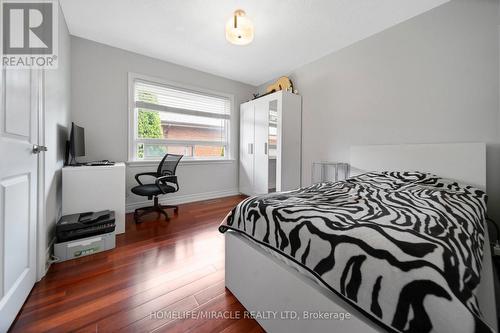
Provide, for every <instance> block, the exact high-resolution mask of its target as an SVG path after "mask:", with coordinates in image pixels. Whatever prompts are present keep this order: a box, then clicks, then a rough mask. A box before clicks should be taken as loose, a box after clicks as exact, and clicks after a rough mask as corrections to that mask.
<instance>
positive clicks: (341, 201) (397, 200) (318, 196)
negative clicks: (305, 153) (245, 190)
mask: <svg viewBox="0 0 500 333" xmlns="http://www.w3.org/2000/svg"><path fill="white" fill-rule="evenodd" d="M485 211H486V195H485V193H484V192H483V191H481V190H478V189H476V188H473V187H471V186H464V185H460V184H458V183H456V182H452V181H448V180H445V179H442V178H438V177H436V176H433V175H431V174H426V173H420V172H382V173H366V174H363V175H360V176H357V177H353V178H350V179H347V180H345V181H341V182H335V183H322V184H316V185H313V186H310V187H307V188H303V189H299V190H296V191H290V192H283V193H273V194H268V195H263V196H259V197H252V198H248V199H246V200H244V201H243V202H241V203H240V204H239V205H238V206H237V207H236V208H234V209H233V210H232V212H231V213H230V214H229V215H228V217H227V219H226V220H225V221H224V222H223V223H222V224H221V226H220V227H219V230H220V231H221V232H225V231H226V230H228V229H231V230H234V231H237V232H240V233H243V234H245V235H247V236H248V237H249V238H250V239H252V240H254V241H256V242H258V243H260V244H261V245H264V246H266V247H268V248H271V249H272V250H274V251H276V252H277V253H279V254H281V255H282V256H285V257H286V258H288V259H289V260H292V261H293V262H295V263H296V264H298V265H300V266H301V267H303V268H305V269H306V270H307V271H309V272H310V273H311V274H312V275H313V276H314V277H315V278H316V279H317V280H318V281H320V282H321V283H323V284H324V285H325V286H326V287H327V288H328V289H330V290H331V291H333V292H335V293H336V294H337V295H339V296H341V297H342V298H344V299H345V300H346V301H347V302H349V303H351V304H352V305H353V306H355V307H356V308H357V309H359V310H360V311H361V312H362V313H364V314H365V315H367V316H368V317H370V318H372V319H373V320H375V321H376V322H378V323H379V324H380V325H382V327H383V328H385V329H387V330H391V331H396V332H406V331H408V332H430V331H434V332H490V331H491V329H490V328H489V326H487V325H486V324H485V323H484V322H483V321H482V319H481V312H480V309H479V307H478V302H477V299H476V289H477V287H478V284H479V282H480V272H481V265H482V257H483V247H484V246H485V244H484V232H485V231H484V225H483V221H484V219H485Z"/></svg>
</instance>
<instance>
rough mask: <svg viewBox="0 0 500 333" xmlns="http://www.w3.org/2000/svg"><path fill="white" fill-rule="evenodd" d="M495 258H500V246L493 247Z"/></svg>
mask: <svg viewBox="0 0 500 333" xmlns="http://www.w3.org/2000/svg"><path fill="white" fill-rule="evenodd" d="M493 256H495V257H500V245H498V244H496V245H495V246H493Z"/></svg>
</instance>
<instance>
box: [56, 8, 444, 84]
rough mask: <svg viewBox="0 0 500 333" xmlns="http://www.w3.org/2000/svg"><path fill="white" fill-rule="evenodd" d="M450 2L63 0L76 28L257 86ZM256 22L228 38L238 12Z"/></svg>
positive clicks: (112, 42)
mask: <svg viewBox="0 0 500 333" xmlns="http://www.w3.org/2000/svg"><path fill="white" fill-rule="evenodd" d="M445 2H448V0H240V1H237V0H217V1H215V0H210V1H209V0H61V6H62V9H63V12H64V15H65V17H66V21H67V23H68V26H69V30H70V33H71V34H72V35H75V36H79V37H83V38H87V39H90V40H94V41H97V42H100V43H104V44H108V45H111V46H115V47H119V48H122V49H125V50H129V51H133V52H137V53H140V54H144V55H147V56H151V57H154V58H158V59H162V60H166V61H170V62H173V63H176V64H180V65H184V66H187V67H191V68H195V69H198V70H201V71H205V72H208V73H212V74H216V75H220V76H223V77H227V78H230V79H234V80H237V81H241V82H245V83H249V84H252V85H259V84H262V83H264V82H266V81H268V80H270V79H273V78H276V77H277V76H279V75H283V74H287V73H289V72H290V71H292V70H293V69H296V68H298V67H300V66H301V65H304V64H307V63H309V62H311V61H313V60H316V59H318V58H321V57H322V56H324V55H327V54H329V53H331V52H333V51H336V50H339V49H341V48H344V47H346V46H348V45H351V44H353V43H355V42H357V41H359V40H361V39H363V38H366V37H368V36H370V35H373V34H375V33H377V32H380V31H382V30H384V29H387V28H389V27H391V26H393V25H395V24H397V23H400V22H403V21H405V20H407V19H409V18H411V17H414V16H416V15H418V14H421V13H423V12H425V11H427V10H430V9H432V8H434V7H436V6H439V5H441V4H443V3H445ZM238 8H241V9H244V10H245V11H246V12H247V15H248V17H249V18H250V19H251V20H252V21H253V22H254V25H255V39H254V41H253V43H252V44H250V45H248V46H235V45H231V44H229V43H228V42H227V41H226V40H225V36H224V27H225V24H226V21H227V20H228V19H229V18H230V17H231V15H232V13H233V11H234V10H235V9H238Z"/></svg>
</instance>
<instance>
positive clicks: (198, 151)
mask: <svg viewBox="0 0 500 333" xmlns="http://www.w3.org/2000/svg"><path fill="white" fill-rule="evenodd" d="M131 82H132V85H133V87H132V89H131V93H132V94H133V105H132V107H133V115H132V116H133V118H132V116H131V119H133V129H131V130H133V133H134V135H133V140H131V145H132V147H130V152H131V155H132V160H158V159H161V158H162V157H163V156H164V155H165V154H166V153H171V154H182V155H184V159H227V158H228V157H229V140H228V139H229V121H230V115H231V104H232V103H231V98H230V97H229V96H218V95H213V94H209V93H205V92H197V91H192V90H188V89H184V88H179V87H175V86H172V85H165V84H161V83H155V82H150V81H146V80H142V79H138V78H134V79H133V80H131ZM131 112H132V110H131Z"/></svg>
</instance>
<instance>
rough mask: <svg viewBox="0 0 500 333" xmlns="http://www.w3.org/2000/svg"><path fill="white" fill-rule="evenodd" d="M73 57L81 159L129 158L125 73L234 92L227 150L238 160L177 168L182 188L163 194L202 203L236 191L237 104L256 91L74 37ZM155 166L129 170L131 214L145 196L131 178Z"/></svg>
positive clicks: (169, 199)
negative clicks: (82, 135)
mask: <svg viewBox="0 0 500 333" xmlns="http://www.w3.org/2000/svg"><path fill="white" fill-rule="evenodd" d="M173 47H174V46H173ZM71 57H72V58H71V105H72V120H73V121H74V122H75V123H77V124H79V125H81V126H83V127H85V135H86V151H87V156H86V158H85V160H100V159H109V160H114V161H126V160H127V158H128V156H127V155H128V95H127V94H128V83H127V82H128V73H129V72H133V73H138V74H144V75H149V76H154V77H158V78H162V79H164V80H168V81H173V82H178V83H181V84H185V85H190V86H196V87H200V88H203V89H209V90H213V91H219V92H223V93H228V94H233V95H234V96H235V109H234V110H233V114H232V119H231V149H232V155H233V157H235V159H236V160H233V161H229V162H224V163H221V162H217V163H211V164H206V163H205V164H200V163H194V164H188V163H183V164H181V165H180V166H179V168H178V170H177V173H178V175H179V182H180V186H181V190H180V191H179V192H178V193H176V194H173V195H169V196H166V201H167V202H182V201H191V200H202V199H205V198H210V197H216V196H224V195H231V194H236V193H237V192H238V161H237V156H238V133H239V105H240V104H241V103H242V102H244V101H246V100H248V99H250V97H251V96H252V93H253V92H254V91H255V89H256V87H253V86H250V85H246V84H243V83H239V82H236V81H232V80H228V79H225V78H221V77H218V76H215V75H211V74H207V73H204V72H200V71H197V70H194V69H190V68H187V67H182V66H179V65H175V64H172V63H168V62H164V61H160V60H157V59H153V58H149V57H146V56H143V55H139V54H136V53H132V52H128V51H125V50H121V49H118V48H114V47H110V46H106V45H103V44H99V43H96V42H93V41H89V40H86V39H82V38H78V37H71ZM154 168H155V165H147V164H138V165H129V166H128V167H127V207H128V209H129V210H130V209H132V208H137V207H139V206H141V205H144V204H145V202H144V200H145V198H143V197H137V196H135V195H134V194H132V193H130V188H131V187H132V186H134V185H135V180H134V175H135V174H136V173H139V172H142V171H149V170H153V169H154Z"/></svg>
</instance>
